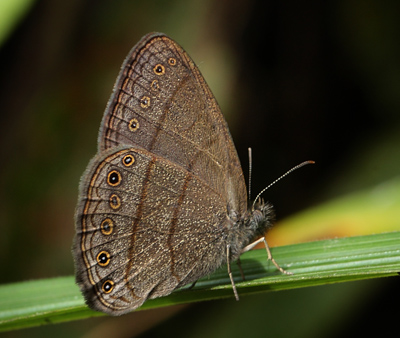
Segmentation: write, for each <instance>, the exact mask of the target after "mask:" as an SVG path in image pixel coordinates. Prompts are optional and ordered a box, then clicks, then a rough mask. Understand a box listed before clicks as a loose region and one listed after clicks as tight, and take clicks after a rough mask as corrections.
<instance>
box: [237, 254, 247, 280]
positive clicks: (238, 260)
mask: <svg viewBox="0 0 400 338" xmlns="http://www.w3.org/2000/svg"><path fill="white" fill-rule="evenodd" d="M236 264H237V265H238V267H239V270H240V274H241V276H242V279H243V280H245V279H246V278H245V277H244V273H243V269H242V263H241V262H240V257H239V258H238V259H237V260H236Z"/></svg>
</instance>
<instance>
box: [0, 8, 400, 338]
mask: <svg viewBox="0 0 400 338" xmlns="http://www.w3.org/2000/svg"><path fill="white" fill-rule="evenodd" d="M399 16H400V2H398V1H394V0H392V1H386V2H380V1H378V0H367V1H360V0H348V1H323V2H322V1H309V2H306V3H303V2H298V1H285V2H279V3H277V2H275V1H264V0H253V1H251V0H239V1H233V0H231V1H226V0H192V1H184V0H169V1H168V0H163V1H162V0H158V1H157V0H145V1H139V0H136V1H122V0H113V1H107V0H87V1H77V0H69V1H52V0H42V1H28V0H18V1H15V0H10V1H7V0H0V22H1V24H0V43H1V45H0V48H1V49H0V58H1V62H0V67H1V69H0V89H1V91H0V98H1V101H0V102H1V110H0V119H1V121H0V123H1V133H0V141H1V145H2V146H1V148H0V151H1V159H2V163H1V169H0V170H1V175H0V215H1V223H0V229H1V236H0V256H1V257H2V274H1V277H0V283H10V282H16V281H22V280H29V279H37V278H47V277H55V276H63V275H72V274H73V262H72V256H71V252H70V248H71V244H72V238H73V235H74V224H73V214H74V208H75V203H76V199H77V190H78V182H79V179H80V176H81V174H82V173H83V171H84V169H85V167H86V165H87V163H88V161H89V159H90V158H91V157H92V156H93V155H94V154H95V153H96V140H97V132H98V128H99V126H100V121H101V117H102V115H103V111H104V108H105V105H106V103H107V101H108V98H109V96H110V94H111V90H112V87H113V84H114V81H115V79H116V77H117V75H118V72H119V68H120V65H121V64H122V61H123V60H124V58H125V56H126V54H127V53H128V51H129V50H130V48H131V47H132V46H133V45H134V44H135V43H136V42H137V41H138V40H139V39H140V38H141V37H142V36H143V35H145V34H146V33H148V32H151V31H160V32H164V33H166V34H168V35H169V36H171V37H172V38H173V39H175V40H176V41H177V42H178V43H179V44H181V45H182V46H183V47H184V49H185V50H186V51H187V52H188V53H189V55H191V57H192V58H193V59H194V61H195V62H196V64H197V65H198V66H199V68H200V70H201V72H202V73H203V75H204V77H205V78H206V80H207V82H208V83H209V85H210V87H211V89H212V91H213V92H214V94H215V96H216V98H217V100H218V102H219V103H220V106H221V109H222V111H223V113H224V116H225V117H226V119H227V121H228V124H229V126H230V130H231V133H232V136H233V139H234V141H235V144H236V147H237V149H238V153H239V156H240V158H241V161H242V165H243V169H244V172H245V175H246V176H247V174H248V170H247V163H248V160H247V148H248V147H249V146H250V147H252V148H253V176H252V191H253V195H255V194H256V193H257V192H258V191H260V190H261V189H262V188H263V187H265V186H266V185H267V184H269V183H270V182H271V181H273V180H274V179H275V178H276V177H277V176H279V175H281V174H283V173H284V172H285V171H286V170H287V169H289V168H290V167H292V166H294V165H296V164H298V163H299V162H302V161H304V160H308V159H313V160H315V161H316V162H317V164H316V165H314V166H309V167H307V168H304V169H301V171H298V172H296V173H294V174H292V175H290V176H289V177H288V178H285V179H284V180H283V181H281V182H279V184H277V185H276V186H274V187H273V188H271V189H270V190H269V191H268V192H267V193H266V194H265V195H264V197H265V198H266V199H268V200H269V201H271V202H272V203H273V204H274V205H275V208H276V212H277V215H278V221H282V222H280V224H279V225H277V226H276V227H275V228H274V229H273V230H272V231H271V235H270V236H271V237H270V238H271V242H272V243H273V245H280V244H283V243H293V242H299V241H304V240H314V239H320V238H330V237H336V236H349V235H357V234H365V233H374V232H381V231H389V230H396V229H397V230H400V218H397V217H396V216H393V215H394V213H393V212H390V213H389V212H385V210H388V209H385V208H386V207H387V204H388V203H389V204H390V205H391V207H392V209H391V210H392V211H393V210H395V211H398V210H399V209H400V206H399V204H394V202H393V200H389V201H388V194H387V193H386V191H387V190H385V189H386V188H387V189H390V188H392V189H394V193H395V194H396V193H397V194H398V191H399V189H400V188H399V187H400V184H399V180H400V175H399V174H400V170H399V167H400V95H399V93H400V43H399V42H400V36H399V35H400V21H399V20H398V18H399ZM382 187H383V188H382ZM377 189H378V190H379V189H381V190H379V191H384V193H383V194H382V193H381V194H380V195H379V194H377V193H376V191H377ZM382 189H383V190H382ZM363 191H364V192H365V191H366V192H371V191H374V192H375V195H374V198H375V199H374V200H373V201H374V202H373V203H371V204H369V205H368V204H362V205H361V206H360V205H357V208H355V207H354V208H350V215H351V219H350V220H349V217H347V218H346V221H343V219H344V218H341V217H340V215H342V212H341V209H340V208H339V206H340V203H339V206H338V207H337V208H335V209H334V211H333V212H332V211H329V212H326V213H323V214H322V215H320V216H319V217H318V219H317V220H314V224H313V225H312V224H307V223H310V222H309V221H306V222H303V223H305V224H303V226H302V227H296V229H295V230H294V229H293V226H290V227H289V226H288V227H286V225H285V220H284V219H292V218H293V217H295V216H293V215H296V213H298V212H300V211H302V210H310V213H311V214H312V213H313V211H312V210H313V207H317V206H318V205H322V204H324V203H328V204H329V203H330V201H332V200H334V199H336V198H344V201H346V200H345V198H346V197H348V196H357V194H359V192H363ZM377 196H378V197H377ZM385 203H386V204H385ZM376 204H383V205H384V206H385V208H383V209H382V208H381V209H380V212H379V213H374V215H375V217H373V216H371V211H372V212H373V211H374V210H375V205H376ZM342 205H345V206H346V207H349V204H348V203H347V204H346V202H344V203H342ZM367 205H368V207H367ZM351 210H354V212H353V213H352V212H351ZM382 210H383V211H382ZM346 212H347V213H348V211H347V210H346ZM314 214H315V213H314ZM333 215H336V216H337V218H335V216H333ZM347 215H348V214H347ZM366 215H368V217H366ZM386 215H390V216H391V217H392V219H391V220H390V221H389V220H386V219H385V216H386ZM397 216H398V214H397ZM333 218H335V220H336V221H335V222H332V219H333ZM367 218H368V219H367ZM368 221H370V223H371V222H373V224H372V226H371V224H369V223H368ZM300 223H301V222H300ZM387 224H390V226H386V227H385V225H387ZM280 229H282V230H280ZM285 229H289V230H286V232H285ZM310 229H313V230H312V231H310ZM314 230H315V231H314ZM280 231H281V232H280ZM399 247H400V243H399ZM398 283H399V282H398V280H396V279H393V278H391V279H386V280H372V281H364V282H354V283H347V284H339V285H327V286H323V287H317V288H309V289H301V290H291V291H282V292H277V293H267V294H263V295H258V296H251V297H244V298H242V299H241V301H240V302H238V303H237V302H235V301H234V300H233V297H232V299H231V300H226V301H215V302H206V303H201V304H196V305H191V306H176V307H172V308H166V309H158V310H149V311H143V312H137V313H133V314H130V315H127V316H124V317H121V318H108V317H100V318H93V319H90V320H84V321H77V322H71V323H65V324H58V325H49V326H46V327H40V328H32V329H27V330H21V331H15V332H10V333H6V334H4V335H6V336H9V337H28V336H29V337H47V336H48V337H53V336H54V335H57V337H96V338H100V337H109V336H112V337H117V338H118V337H138V336H140V337H148V336H149V337H150V336H151V337H154V336H159V335H160V336H161V335H163V336H165V337H169V336H171V337H172V336H174V337H200V336H202V337H204V336H209V337H214V336H215V337H216V336H218V337H243V336H246V337H260V336H269V337H337V336H341V337H347V336H348V337H350V336H354V335H355V334H357V335H362V334H363V333H365V332H368V333H369V334H373V333H374V332H375V330H376V332H379V333H380V334H381V335H385V333H388V334H389V333H390V332H393V331H394V330H397V329H396V324H397V321H398V319H397V318H398V316H399V310H398V306H397V305H398V303H399V300H400V299H399V298H400V297H399V292H398Z"/></svg>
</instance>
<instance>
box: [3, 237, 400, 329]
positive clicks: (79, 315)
mask: <svg viewBox="0 0 400 338" xmlns="http://www.w3.org/2000/svg"><path fill="white" fill-rule="evenodd" d="M272 253H273V255H274V257H275V259H276V260H277V262H278V263H279V264H280V265H281V266H282V267H283V268H285V269H287V270H288V271H291V272H293V273H294V274H293V275H291V276H287V275H282V274H280V273H279V272H277V271H276V269H275V267H274V266H273V264H271V262H268V261H267V255H266V252H265V250H263V249H261V250H253V251H250V252H248V253H245V254H244V255H243V256H242V258H241V261H242V267H243V270H244V273H245V276H246V280H245V281H242V280H241V278H240V273H239V270H238V268H237V267H236V264H233V273H234V276H235V280H236V283H237V284H236V286H237V288H238V292H239V295H240V297H243V296H245V295H247V294H252V293H256V292H267V291H270V290H285V289H293V288H300V287H306V286H316V285H322V284H329V283H338V282H347V281H354V280H360V279H368V278H378V277H386V276H394V275H397V273H398V272H399V271H400V232H391V233H384V234H377V235H368V236H359V237H349V238H340V239H333V240H324V241H317V242H310V243H302V244H296V245H288V246H282V247H277V248H273V249H272ZM227 297H230V298H232V301H233V302H234V298H233V293H232V287H231V285H230V282H229V278H228V275H227V272H226V267H222V268H221V269H219V270H218V271H216V272H215V273H214V274H212V275H211V276H210V277H206V278H203V279H201V280H199V281H198V282H197V284H196V286H195V287H194V288H192V289H190V290H188V289H187V288H185V289H182V290H179V291H176V292H174V293H173V294H171V295H169V296H167V297H163V298H158V299H154V300H149V301H147V302H146V303H145V304H144V305H143V306H142V308H141V309H149V308H155V307H162V306H168V305H173V304H181V303H190V302H196V301H203V300H211V299H218V298H227ZM96 315H102V314H100V313H97V312H94V311H91V310H89V309H88V308H87V307H86V306H85V305H84V301H83V298H82V296H81V294H80V292H79V289H78V287H77V286H76V285H75V283H74V278H73V277H72V276H69V277H60V278H51V279H44V280H37V281H27V282H21V283H14V284H8V285H2V286H0V331H6V330H12V329H18V328H26V327H31V326H37V325H43V324H49V323H57V322H63V321H71V320H75V319H83V318H87V317H91V316H96Z"/></svg>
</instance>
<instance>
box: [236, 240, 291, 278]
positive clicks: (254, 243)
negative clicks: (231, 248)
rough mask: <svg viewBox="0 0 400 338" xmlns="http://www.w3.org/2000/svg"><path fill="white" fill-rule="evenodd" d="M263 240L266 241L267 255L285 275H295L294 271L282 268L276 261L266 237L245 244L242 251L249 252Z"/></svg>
mask: <svg viewBox="0 0 400 338" xmlns="http://www.w3.org/2000/svg"><path fill="white" fill-rule="evenodd" d="M261 242H264V245H265V250H267V255H268V259H269V260H270V261H271V262H272V263H273V264H274V265H275V267H276V268H277V269H278V270H279V271H280V272H282V273H284V274H285V275H293V272H289V271H286V270H285V269H283V268H281V267H280V266H279V264H278V263H277V262H276V261H275V259H274V258H273V257H272V254H271V250H270V249H269V246H268V244H267V240H266V239H265V237H261V238H259V239H258V240H256V241H254V242H253V243H250V244H249V245H247V246H245V247H244V248H243V250H242V253H244V252H247V251H249V250H251V249H253V248H254V247H255V246H256V245H257V244H260V243H261Z"/></svg>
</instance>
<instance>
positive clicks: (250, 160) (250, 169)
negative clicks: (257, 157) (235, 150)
mask: <svg viewBox="0 0 400 338" xmlns="http://www.w3.org/2000/svg"><path fill="white" fill-rule="evenodd" d="M248 150H249V201H250V199H251V171H252V169H253V157H252V155H251V148H248Z"/></svg>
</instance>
